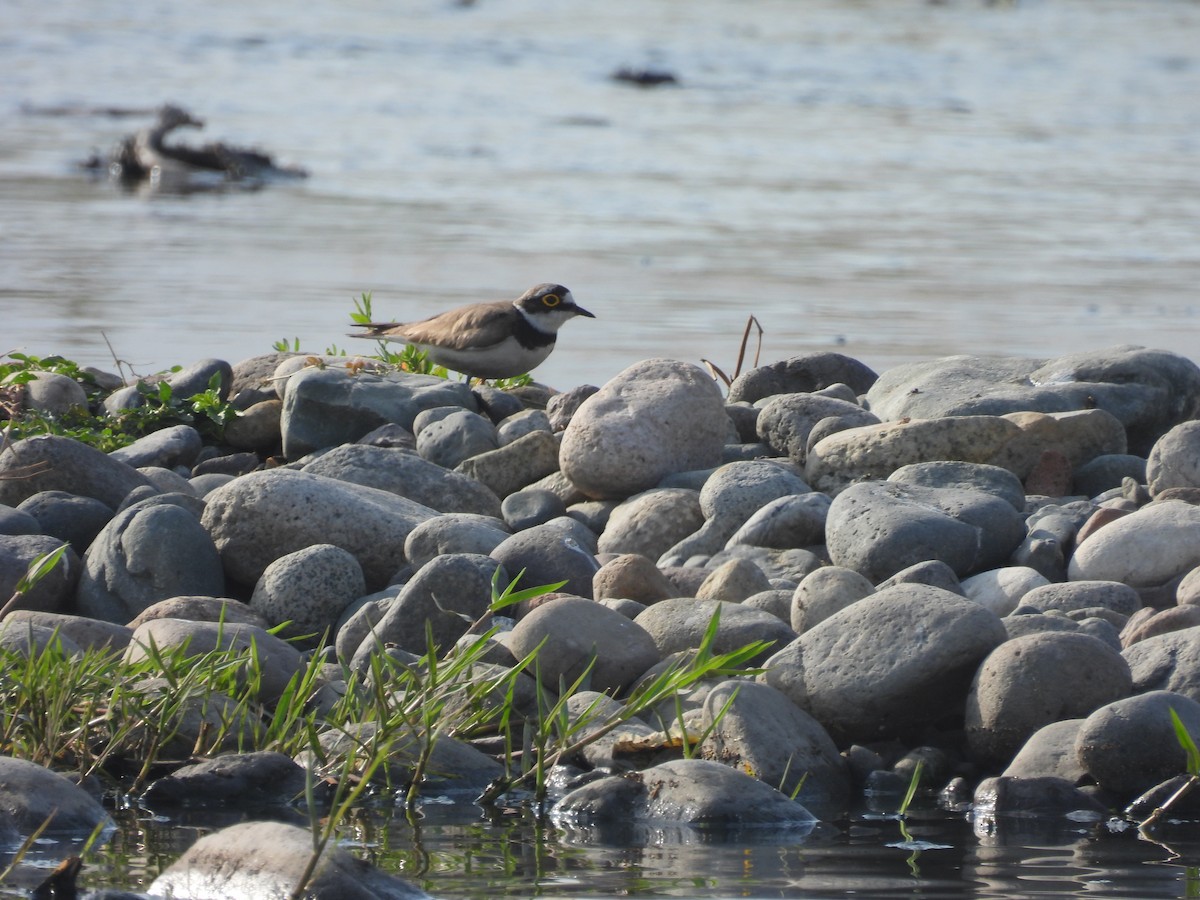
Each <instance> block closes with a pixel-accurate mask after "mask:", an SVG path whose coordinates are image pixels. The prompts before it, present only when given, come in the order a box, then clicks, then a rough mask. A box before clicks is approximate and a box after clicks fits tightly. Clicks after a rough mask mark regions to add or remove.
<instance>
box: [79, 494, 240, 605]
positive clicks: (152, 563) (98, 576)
mask: <svg viewBox="0 0 1200 900" xmlns="http://www.w3.org/2000/svg"><path fill="white" fill-rule="evenodd" d="M197 502H198V501H194V500H193V501H191V504H194V503H197ZM191 504H189V502H188V499H187V498H186V497H183V496H181V495H177V494H162V495H159V496H157V497H151V498H149V499H147V500H143V501H141V502H140V503H135V504H134V505H133V506H130V507H129V508H127V509H125V510H122V511H121V512H119V513H117V515H116V516H114V517H113V519H112V521H111V522H109V523H108V524H107V525H106V526H104V529H103V530H102V531H101V532H100V534H99V535H97V536H96V539H95V540H94V541H93V542H92V546H91V547H89V548H88V551H87V554H86V555H85V556H84V560H83V573H82V574H81V575H80V578H79V586H78V589H77V593H76V609H77V610H78V612H80V613H81V614H83V615H86V616H91V617H92V618H95V619H103V620H104V621H106V622H115V623H117V624H120V625H123V624H125V623H126V622H128V621H129V620H130V619H132V618H134V616H136V615H138V614H139V613H140V612H142V611H143V610H144V609H146V608H147V607H148V606H152V605H153V604H155V603H157V602H159V601H160V600H166V599H168V598H170V597H179V596H182V595H186V594H195V595H208V596H214V597H217V596H221V595H222V594H223V593H224V592H225V573H224V570H223V569H222V567H221V557H220V556H219V555H218V553H217V548H216V546H214V544H213V541H212V538H211V537H210V536H209V534H208V532H207V531H206V530H205V529H204V527H203V526H202V525H201V524H200V520H199V519H198V518H197V516H196V512H195V511H194V508H193V507H192V506H191Z"/></svg>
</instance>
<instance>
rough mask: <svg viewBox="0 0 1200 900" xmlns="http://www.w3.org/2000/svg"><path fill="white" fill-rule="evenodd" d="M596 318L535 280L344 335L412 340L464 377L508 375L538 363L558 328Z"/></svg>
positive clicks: (563, 292) (555, 287) (561, 290)
mask: <svg viewBox="0 0 1200 900" xmlns="http://www.w3.org/2000/svg"><path fill="white" fill-rule="evenodd" d="M575 316H587V317H588V318H589V319H594V318H596V317H595V316H594V315H593V314H592V313H590V312H588V311H587V310H586V309H584V308H583V307H582V306H579V305H577V304H576V303H575V298H574V297H572V296H571V292H570V291H569V290H567V289H566V288H565V287H563V286H562V285H561V284H539V285H536V286H535V287H531V288H530V289H529V290H527V291H526V292H525V293H524V294H522V295H521V296H520V297H518V298H517V299H516V300H499V301H497V302H495V303H471V304H468V305H467V306H460V307H458V308H457V309H451V310H448V311H447V312H444V313H441V314H439V315H436V316H433V317H431V318H428V319H424V320H422V321H420V322H412V323H407V324H406V323H402V322H378V323H376V322H372V323H370V324H367V325H362V326H361V327H363V328H366V329H367V331H366V332H365V333H363V334H352V335H350V337H357V338H370V339H374V340H383V341H399V342H401V343H405V344H412V345H413V346H414V347H417V348H418V349H420V350H422V351H424V352H425V353H427V354H428V355H429V358H430V359H431V360H432V361H433V362H435V363H437V364H438V365H439V366H445V367H446V368H447V369H453V370H454V371H455V372H461V373H462V374H464V375H466V376H467V377H469V378H512V377H513V376H514V375H523V374H524V373H526V372H529V371H530V370H532V369H533V368H534V367H535V366H537V365H539V364H540V363H542V362H544V361H545V359H546V357H547V356H549V355H550V351H551V350H553V349H554V341H555V338H556V337H557V333H558V329H559V328H561V327H562V326H563V323H564V322H566V321H567V320H568V319H573V318H574V317H575Z"/></svg>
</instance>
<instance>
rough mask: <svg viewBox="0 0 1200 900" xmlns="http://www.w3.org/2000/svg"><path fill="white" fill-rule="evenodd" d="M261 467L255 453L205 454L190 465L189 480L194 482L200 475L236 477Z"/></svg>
mask: <svg viewBox="0 0 1200 900" xmlns="http://www.w3.org/2000/svg"><path fill="white" fill-rule="evenodd" d="M261 467H262V462H261V461H260V460H259V458H258V454H257V453H225V454H222V455H221V456H205V457H204V458H203V459H201V460H199V461H198V462H197V463H196V464H195V465H194V466H192V476H191V479H190V482H191V483H192V484H195V480H196V479H197V478H199V477H200V476H202V475H228V476H230V477H231V478H236V477H237V476H239V475H248V474H250V473H251V472H253V471H254V470H255V469H258V468H261Z"/></svg>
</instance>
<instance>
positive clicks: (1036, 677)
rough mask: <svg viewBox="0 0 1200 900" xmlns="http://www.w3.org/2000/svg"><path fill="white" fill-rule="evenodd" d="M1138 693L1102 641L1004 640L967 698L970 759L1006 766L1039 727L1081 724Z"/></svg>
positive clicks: (1050, 635) (1057, 635)
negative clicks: (1079, 721) (1133, 691)
mask: <svg viewBox="0 0 1200 900" xmlns="http://www.w3.org/2000/svg"><path fill="white" fill-rule="evenodd" d="M1131 687H1132V680H1131V678H1130V675H1129V666H1128V665H1126V663H1125V660H1123V659H1122V658H1121V654H1120V653H1118V652H1117V651H1116V650H1114V649H1113V648H1112V647H1110V646H1108V645H1107V644H1105V643H1104V642H1103V641H1101V640H1099V639H1098V638H1094V637H1092V636H1090V635H1086V634H1078V633H1071V632H1047V633H1042V634H1027V635H1025V636H1024V637H1018V638H1013V639H1012V640H1009V641H1005V642H1004V643H1003V644H1001V645H1000V646H999V647H997V648H996V649H995V650H993V651H992V652H991V654H989V655H988V657H987V659H985V660H984V661H983V665H981V666H980V667H979V671H978V672H977V673H976V675H975V680H974V682H973V683H972V685H971V692H970V694H969V695H968V696H967V706H966V731H967V742H968V744H969V746H970V748H971V752H972V755H973V756H974V757H975V758H976V759H978V760H981V761H984V762H986V763H1007V762H1009V761H1010V760H1011V759H1012V757H1013V754H1015V753H1016V752H1017V750H1019V749H1020V748H1021V746H1022V745H1023V744H1024V743H1025V742H1026V740H1028V739H1029V737H1030V736H1031V735H1033V733H1034V732H1036V731H1037V730H1038V729H1039V728H1041V727H1043V726H1045V725H1049V724H1051V723H1053V722H1058V721H1062V720H1064V719H1078V718H1083V717H1085V716H1087V715H1089V714H1091V713H1092V712H1093V711H1095V710H1096V709H1098V708H1099V707H1101V706H1103V705H1104V704H1106V703H1111V702H1113V701H1114V700H1120V699H1122V698H1123V697H1127V696H1128V695H1129V692H1130V690H1131Z"/></svg>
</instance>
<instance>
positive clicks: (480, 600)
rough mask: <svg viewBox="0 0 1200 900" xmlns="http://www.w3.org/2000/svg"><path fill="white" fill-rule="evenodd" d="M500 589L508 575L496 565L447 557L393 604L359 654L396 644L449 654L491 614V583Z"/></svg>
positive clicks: (428, 567)
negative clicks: (430, 647)
mask: <svg viewBox="0 0 1200 900" xmlns="http://www.w3.org/2000/svg"><path fill="white" fill-rule="evenodd" d="M497 571H499V576H498V580H499V586H500V587H501V588H503V587H504V586H505V585H507V583H508V578H509V574H508V572H507V571H506V570H505V569H504V568H503V567H502V566H501V565H500V564H499V563H497V562H496V561H495V560H493V559H491V558H490V557H487V556H481V555H478V554H471V553H446V554H443V555H441V556H438V557H435V558H434V559H432V560H430V561H429V562H427V563H426V564H425V565H423V566H422V567H421V568H420V569H419V570H418V571H417V573H416V574H415V575H413V577H412V579H411V580H409V582H408V583H407V584H406V585H404V587H403V588H402V589H401V590H400V592H399V594H398V595H397V596H396V599H395V600H393V601H392V602H391V603H389V604H388V605H387V607H386V610H385V611H384V613H383V616H382V618H380V620H379V621H378V622H377V623H376V625H375V627H374V629H373V633H372V634H371V635H370V636H368V637H367V638H365V639H364V641H363V644H361V645H360V646H359V648H358V649H359V651H368V650H371V649H374V648H375V647H377V646H382V645H384V644H394V645H395V646H397V647H399V648H401V649H402V650H407V651H409V652H410V653H414V654H417V655H418V656H420V655H422V654H424V653H425V651H426V650H427V649H428V637H427V631H426V629H427V628H428V636H430V637H432V639H433V642H434V646H435V647H439V648H442V650H445V649H447V648H449V647H450V646H451V645H452V644H453V643H454V642H455V641H456V640H458V639H459V637H461V636H462V635H463V633H464V632H466V630H467V629H468V628H470V627H471V625H473V624H474V623H475V622H476V621H477V620H479V619H480V618H482V617H483V616H484V614H486V613H487V611H488V607H489V606H490V605H491V602H492V579H493V578H494V577H497V574H496V573H497Z"/></svg>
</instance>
